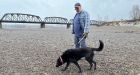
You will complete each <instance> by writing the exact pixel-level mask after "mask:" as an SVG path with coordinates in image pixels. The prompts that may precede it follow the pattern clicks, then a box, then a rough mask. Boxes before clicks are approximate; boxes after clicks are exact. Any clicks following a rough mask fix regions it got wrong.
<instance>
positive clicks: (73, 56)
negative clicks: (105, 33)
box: [56, 40, 104, 73]
mask: <svg viewBox="0 0 140 75" xmlns="http://www.w3.org/2000/svg"><path fill="white" fill-rule="evenodd" d="M99 42H100V46H99V48H89V47H87V48H77V49H68V50H67V51H65V52H64V53H63V54H62V55H61V56H60V57H59V58H58V59H57V63H56V67H59V66H61V65H63V64H64V63H67V64H66V67H65V68H64V69H63V70H62V71H65V70H66V69H67V68H68V66H69V64H70V63H74V64H75V65H76V66H77V67H78V68H79V73H81V72H82V70H81V68H80V66H79V64H78V62H77V61H78V60H80V59H81V58H82V57H85V59H86V60H87V61H88V63H89V64H90V68H89V70H91V69H92V66H93V64H92V63H94V70H96V62H95V61H94V60H93V57H94V51H102V49H103V47H104V43H103V42H102V41H101V40H99Z"/></svg>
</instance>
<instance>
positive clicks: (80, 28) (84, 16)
mask: <svg viewBox="0 0 140 75" xmlns="http://www.w3.org/2000/svg"><path fill="white" fill-rule="evenodd" d="M77 14H79V16H78V20H77V21H78V22H77V23H78V24H77V23H76V24H77V25H74V24H75V23H73V29H72V34H75V35H76V36H78V37H82V35H83V33H89V26H90V16H89V14H88V13H87V12H86V11H81V12H80V13H77ZM77 14H76V15H75V17H76V16H77ZM75 17H74V20H75V19H76V18H75ZM74 20H73V22H74Z"/></svg>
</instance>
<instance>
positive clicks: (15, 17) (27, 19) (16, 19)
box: [0, 13, 104, 28]
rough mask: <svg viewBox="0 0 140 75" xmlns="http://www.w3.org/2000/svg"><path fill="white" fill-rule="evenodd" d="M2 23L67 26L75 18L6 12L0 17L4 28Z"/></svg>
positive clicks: (98, 24)
mask: <svg viewBox="0 0 140 75" xmlns="http://www.w3.org/2000/svg"><path fill="white" fill-rule="evenodd" d="M2 23H36V24H41V28H45V24H65V25H67V27H70V25H72V24H73V19H70V20H68V19H67V18H63V17H45V19H44V20H42V19H41V18H40V17H39V16H36V15H32V14H22V13H6V14H4V15H3V17H2V18H1V19H0V28H2ZM103 23H104V22H99V21H95V20H90V24H91V25H97V26H100V25H101V24H103Z"/></svg>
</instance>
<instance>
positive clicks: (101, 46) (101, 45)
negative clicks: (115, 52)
mask: <svg viewBox="0 0 140 75" xmlns="http://www.w3.org/2000/svg"><path fill="white" fill-rule="evenodd" d="M99 42H100V46H99V48H92V50H93V51H102V50H103V48H104V43H103V42H102V41H101V40H99Z"/></svg>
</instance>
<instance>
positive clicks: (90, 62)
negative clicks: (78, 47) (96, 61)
mask: <svg viewBox="0 0 140 75" xmlns="http://www.w3.org/2000/svg"><path fill="white" fill-rule="evenodd" d="M86 60H87V62H88V63H89V64H90V68H89V69H88V70H91V69H92V66H93V64H92V63H93V60H92V59H90V58H86Z"/></svg>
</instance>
